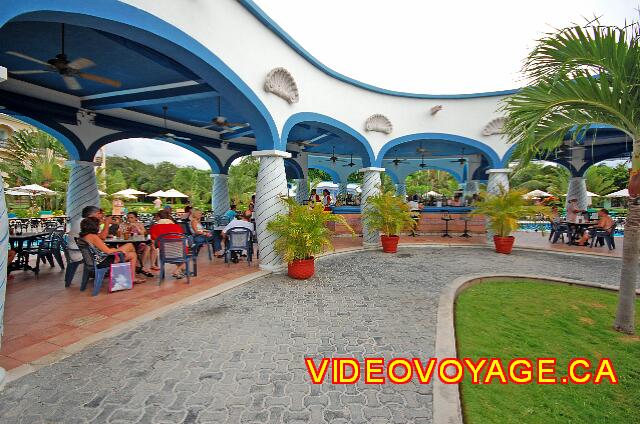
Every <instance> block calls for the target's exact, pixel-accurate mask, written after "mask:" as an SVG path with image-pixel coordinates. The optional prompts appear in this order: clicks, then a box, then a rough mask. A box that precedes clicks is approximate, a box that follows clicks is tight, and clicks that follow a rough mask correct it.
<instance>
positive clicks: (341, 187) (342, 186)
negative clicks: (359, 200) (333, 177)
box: [338, 182, 348, 196]
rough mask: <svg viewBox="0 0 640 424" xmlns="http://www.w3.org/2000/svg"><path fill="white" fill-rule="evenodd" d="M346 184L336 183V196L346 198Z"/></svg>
mask: <svg viewBox="0 0 640 424" xmlns="http://www.w3.org/2000/svg"><path fill="white" fill-rule="evenodd" d="M347 184H348V183H346V182H344V183H338V196H346V195H347Z"/></svg>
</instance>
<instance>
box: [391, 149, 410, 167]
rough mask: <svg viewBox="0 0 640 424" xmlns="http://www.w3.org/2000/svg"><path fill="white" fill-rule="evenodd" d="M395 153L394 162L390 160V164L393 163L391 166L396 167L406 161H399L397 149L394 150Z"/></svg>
mask: <svg viewBox="0 0 640 424" xmlns="http://www.w3.org/2000/svg"><path fill="white" fill-rule="evenodd" d="M395 152H396V158H395V159H394V160H392V161H391V162H393V166H396V167H397V166H398V165H400V164H401V163H402V162H404V161H406V159H400V158H398V149H395Z"/></svg>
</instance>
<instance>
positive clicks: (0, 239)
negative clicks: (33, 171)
mask: <svg viewBox="0 0 640 424" xmlns="http://www.w3.org/2000/svg"><path fill="white" fill-rule="evenodd" d="M8 248H9V220H8V219H7V204H6V203H5V200H4V181H3V180H2V175H0V347H2V334H3V333H4V296H5V292H6V289H7V266H8V265H9V264H8V263H7V262H8V261H7V259H8ZM4 376H5V371H4V369H3V368H2V367H0V384H2V381H3V380H4Z"/></svg>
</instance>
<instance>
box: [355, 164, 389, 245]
mask: <svg viewBox="0 0 640 424" xmlns="http://www.w3.org/2000/svg"><path fill="white" fill-rule="evenodd" d="M360 172H362V173H363V174H364V178H363V182H362V201H361V205H362V206H361V210H362V212H364V211H366V210H367V207H368V204H367V199H368V198H369V197H370V196H373V195H376V194H378V193H379V192H380V186H381V184H382V182H381V179H380V173H381V172H384V168H374V167H370V168H362V169H361V170H360ZM362 239H363V245H364V246H365V247H373V246H379V245H380V234H379V233H378V231H372V230H369V229H368V228H367V226H366V225H364V222H363V224H362Z"/></svg>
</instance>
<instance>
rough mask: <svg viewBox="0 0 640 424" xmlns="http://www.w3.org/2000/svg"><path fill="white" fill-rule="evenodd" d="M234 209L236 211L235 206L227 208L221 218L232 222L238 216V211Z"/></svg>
mask: <svg viewBox="0 0 640 424" xmlns="http://www.w3.org/2000/svg"><path fill="white" fill-rule="evenodd" d="M236 209H238V207H237V206H236V205H231V206H229V210H228V211H226V212H225V213H224V215H223V216H224V217H225V218H227V220H228V221H229V222H231V221H233V220H234V219H236V216H237V215H238V211H237V210H236Z"/></svg>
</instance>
